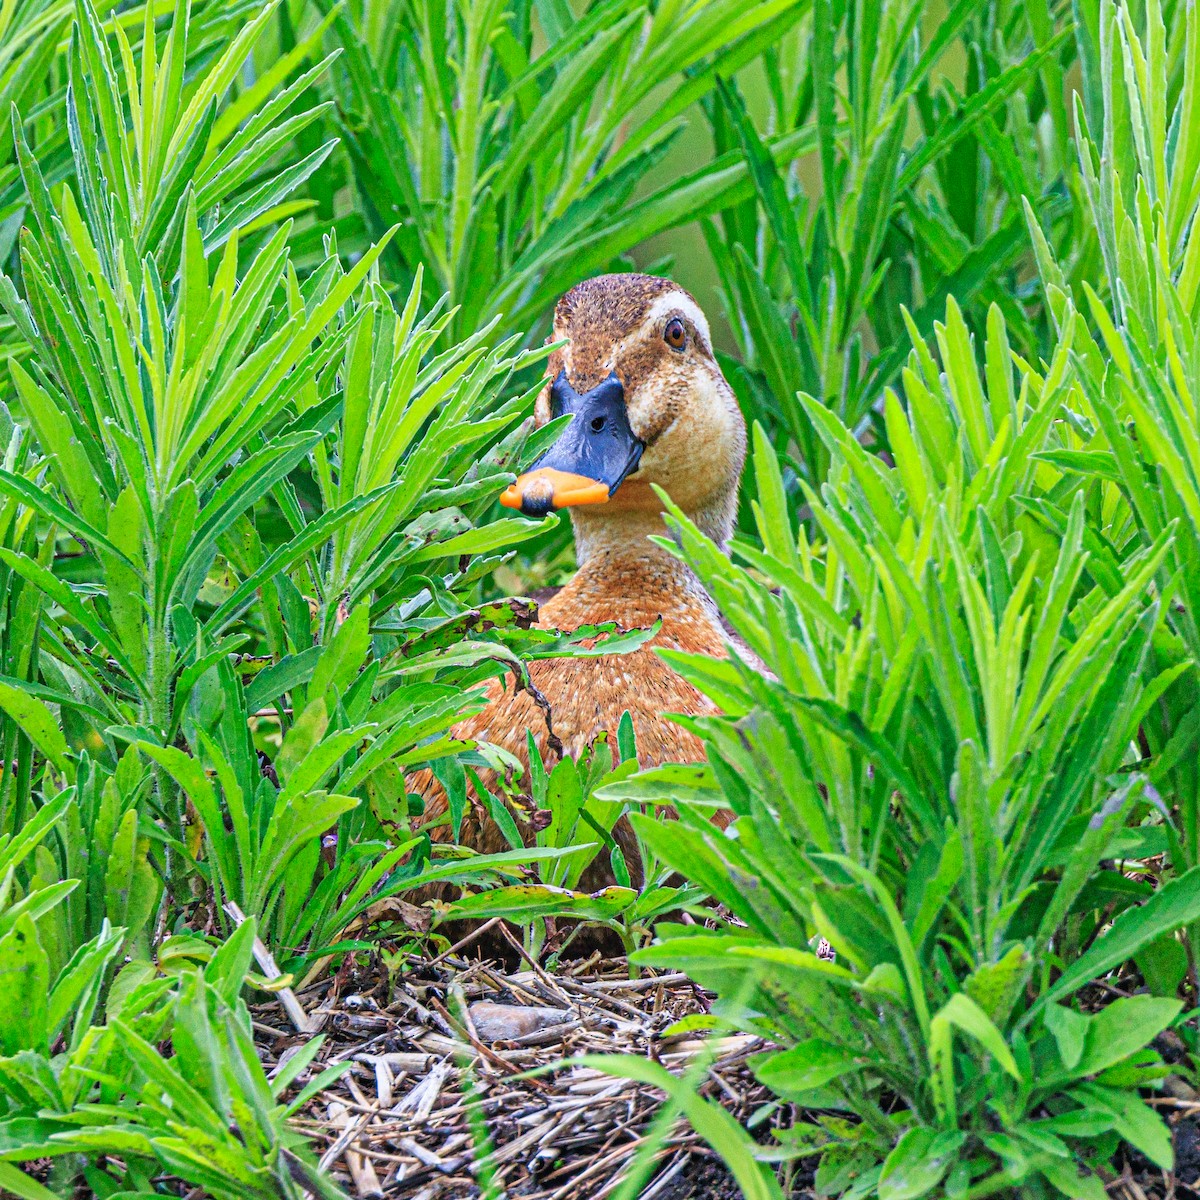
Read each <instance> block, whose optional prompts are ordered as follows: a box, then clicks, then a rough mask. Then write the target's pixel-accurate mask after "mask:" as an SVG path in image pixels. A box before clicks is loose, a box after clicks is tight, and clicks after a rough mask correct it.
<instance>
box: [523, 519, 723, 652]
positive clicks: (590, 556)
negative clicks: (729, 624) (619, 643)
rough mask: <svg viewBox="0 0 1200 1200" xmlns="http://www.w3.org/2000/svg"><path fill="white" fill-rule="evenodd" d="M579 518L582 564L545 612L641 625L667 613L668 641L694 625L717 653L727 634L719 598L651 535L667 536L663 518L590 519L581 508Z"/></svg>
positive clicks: (559, 619) (578, 620)
mask: <svg viewBox="0 0 1200 1200" xmlns="http://www.w3.org/2000/svg"><path fill="white" fill-rule="evenodd" d="M573 515H574V517H575V543H576V548H577V551H578V555H579V560H580V567H579V570H578V571H577V572H576V573H575V577H574V578H573V579H572V580H571V582H570V583H568V584H567V585H566V586H565V587H564V588H563V589H562V590H561V591H560V592H559V593H558V595H557V596H555V597H554V599H553V601H551V603H550V605H547V606H546V608H545V610H544V616H545V617H546V618H547V619H549V620H550V623H555V624H559V625H560V627H562V628H571V627H575V626H578V625H583V624H592V623H598V622H601V621H617V622H619V623H620V624H621V625H623V626H625V627H626V628H633V627H635V626H645V625H650V624H653V623H654V621H656V620H657V619H658V618H659V617H662V619H663V635H664V638H665V640H666V641H667V642H671V643H675V642H676V641H677V639H676V638H675V637H674V636H672V631H673V630H677V629H680V628H687V629H688V630H690V631H691V632H690V634H689V636H688V638H687V640H688V641H689V642H692V641H694V640H695V639H696V638H697V637H699V638H700V639H701V640H702V641H704V642H705V643H708V642H710V641H711V644H712V649H708V652H709V653H717V652H719V650H720V646H721V641H722V637H723V631H722V629H721V623H720V619H719V617H718V615H717V609H716V605H715V604H714V603H713V601H712V598H711V597H710V596H709V595H708V593H707V592H706V591H705V590H704V588H703V586H702V585H701V583H700V581H699V579H697V578H696V575H695V573H694V572H693V571H692V570H691V568H689V567H688V566H687V565H686V564H685V563H682V562H680V561H679V559H677V558H676V557H675V556H674V555H673V554H671V553H670V551H668V550H666V549H664V548H663V547H662V546H658V545H656V544H655V543H654V542H652V541H651V540H650V538H651V536H653V535H661V536H665V535H666V534H667V528H666V526H665V525H664V524H663V521H662V517H661V516H660V515H658V514H657V513H646V512H608V513H604V515H603V517H601V516H600V515H599V514H598V513H597V514H590V513H589V514H587V515H586V516H585V515H584V514H583V512H582V511H581V510H577V511H576V512H575V513H574V514H573ZM696 648H701V647H700V646H697V647H696ZM704 648H706V649H707V646H705V647H704Z"/></svg>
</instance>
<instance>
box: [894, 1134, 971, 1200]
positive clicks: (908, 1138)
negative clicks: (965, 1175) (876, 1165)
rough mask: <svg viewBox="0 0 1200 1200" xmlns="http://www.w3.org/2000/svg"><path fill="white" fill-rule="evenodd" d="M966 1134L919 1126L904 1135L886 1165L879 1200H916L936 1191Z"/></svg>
mask: <svg viewBox="0 0 1200 1200" xmlns="http://www.w3.org/2000/svg"><path fill="white" fill-rule="evenodd" d="M965 1141H966V1134H964V1133H960V1132H958V1131H957V1130H955V1131H953V1132H944V1133H942V1132H938V1131H937V1130H936V1129H928V1128H925V1127H922V1126H916V1127H914V1128H912V1129H908V1130H906V1131H905V1132H904V1134H903V1136H902V1137H901V1138H900V1140H899V1141H898V1142H897V1143H896V1145H895V1146H894V1147H893V1149H892V1152H891V1153H890V1154H889V1155H888V1156H887V1158H886V1159H885V1160H884V1163H883V1171H882V1172H881V1173H880V1176H879V1200H915V1197H917V1196H924V1195H926V1194H928V1193H929V1192H931V1191H933V1189H934V1188H935V1187H937V1185H938V1184H939V1183H941V1181H942V1177H943V1176H944V1175H945V1174H946V1172H947V1171H948V1170H949V1169H950V1166H951V1164H952V1163H953V1161H954V1159H955V1158H956V1157H957V1155H958V1152H959V1150H960V1149H961V1148H962V1145H963V1143H964V1142H965Z"/></svg>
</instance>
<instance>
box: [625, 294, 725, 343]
mask: <svg viewBox="0 0 1200 1200" xmlns="http://www.w3.org/2000/svg"><path fill="white" fill-rule="evenodd" d="M668 312H678V313H681V314H682V315H683V316H685V317H687V319H688V320H689V321H691V323H692V324H693V325H694V326H695V327H696V329H697V330H699V332H700V334H701V335H702V336H703V338H704V345H705V349H707V350H709V351H710V352H711V350H712V334H711V333H710V331H709V328H708V320H707V319H706V318H705V316H704V313H703V312H701V311H700V306H699V305H698V304H697V303H696V302H695V300H693V299H692V298H691V296H689V295H688V294H687V293H686V292H681V291H670V292H663V294H662V295H661V296H658V297H656V298H655V300H654V302H653V303H652V304H651V305H650V307H649V308H648V309H646V315H645V316H644V317H643V318H642V321H643V323H645V322H649V321H654V320H657V319H658V318H659V317H661V316H664V315H666V314H667V313H668Z"/></svg>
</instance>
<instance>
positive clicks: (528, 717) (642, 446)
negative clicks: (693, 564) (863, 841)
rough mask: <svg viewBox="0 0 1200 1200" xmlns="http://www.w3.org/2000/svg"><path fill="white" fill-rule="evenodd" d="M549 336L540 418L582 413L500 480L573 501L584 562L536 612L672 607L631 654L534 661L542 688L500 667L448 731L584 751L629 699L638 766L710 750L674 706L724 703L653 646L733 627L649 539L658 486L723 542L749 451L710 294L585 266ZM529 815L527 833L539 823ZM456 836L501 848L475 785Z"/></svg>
mask: <svg viewBox="0 0 1200 1200" xmlns="http://www.w3.org/2000/svg"><path fill="white" fill-rule="evenodd" d="M550 340H551V341H553V342H555V343H563V344H562V345H561V346H560V347H559V348H557V349H554V350H553V351H551V353H550V355H549V357H548V359H547V367H546V374H545V382H544V385H543V387H542V389H541V391H540V393H539V394H538V396H537V399H536V402H535V406H534V424H535V426H536V427H537V428H541V427H542V426H543V425H545V424H546V423H547V422H548V421H550V420H551V419H552V418H554V417H557V416H560V415H563V414H569V415H570V416H571V417H572V419H571V421H570V422H568V423H567V425H566V427H565V429H564V431H563V433H562V434H561V435H560V436H559V438H558V439H557V441H556V442H555V443H554V444H553V445H552V446H551V447H550V448H549V449H548V450H547V451H546V452H545V453H544V454H543V455H542V456H541V457H540V458H539V459H538V460H537V461H536V462H534V463H533V464H532V466H531V467H530V469H529V470H528V471H526V472H525V473H524V474H522V475H520V476H519V477H518V478H517V479H516V480H515V482H514V483H512V484H511V485H510V486H509V487H508V488H507V489H506V490H505V492H504V494H503V495H502V496H501V497H500V500H501V503H502V504H503V505H505V506H507V507H509V508H512V509H516V510H518V511H520V512H522V513H524V514H526V515H527V516H545V515H546V514H548V513H550V512H552V511H564V510H565V511H566V512H567V513H568V514H569V516H570V520H571V524H572V531H573V534H574V541H575V553H576V562H577V569H576V572H575V574H574V576H573V577H572V578H571V579H570V581H569V582H568V583H567V584H566V585H565V586H563V587H562V588H561V589H560V590H559V591H558V592H557V594H555V595H554V596H553V597H552V598H551V599H550V600H548V601H547V602H545V603H543V604H542V605H540V607H539V610H538V615H537V619H536V624H537V626H538V627H540V628H545V629H554V630H560V631H574V630H576V629H578V628H580V627H581V626H585V625H595V624H602V623H606V622H616V623H617V625H618V626H620V627H622V628H625V629H633V628H646V627H650V626H653V625H654V624H655V622H657V621H659V620H661V622H662V624H661V627H660V628H659V630H658V632H657V633H656V635H655V636H654V638H653V639H652V640H651V641H649V642H647V643H646V644H643V645H642V646H641V647H639V648H638V649H636V650H633V651H630V652H628V653H624V654H613V655H602V656H598V657H594V658H561V659H545V660H539V661H535V662H532V663H530V664H529V671H530V675H531V677H532V682H533V684H534V687H535V688H536V689H537V691H538V692H539V693H540V696H541V697H544V701H545V704H544V705H543V704H542V703H541V702H540V699H538V698H535V697H534V696H532V695H531V694H530V692H529V691H527V690H516V689H514V688H513V687H512V685H511V683H508V682H506V681H505V680H501V679H495V680H492V681H491V682H490V683H489V684H488V688H487V693H486V706H485V707H484V708H483V709H482V710H481V711H479V712H477V713H475V714H474V715H473V716H471V717H469V718H467V719H465V720H464V721H463V722H461V723H460V724H459V725H458V726H456V727H455V729H454V736H455V737H457V738H459V739H461V740H463V741H468V742H480V741H484V742H490V743H492V744H494V745H497V746H499V747H501V748H502V749H504V750H506V751H508V752H509V753H510V754H512V755H514V756H515V757H516V758H517V759H519V760H520V761H521V762H522V763H523V764H524V765H525V767H526V768H527V767H528V750H527V744H528V743H527V734H532V735H533V740H534V743H535V744H536V746H537V748H538V751H539V753H541V754H542V756H543V758H547V757H548V756H550V757H551V758H552V757H553V756H555V755H561V754H567V755H570V756H572V757H578V756H579V755H580V754H581V753H582V752H583V751H584V750H585V749H586V748H587V747H588V745H589V744H591V743H592V742H593V741H594V740H595V739H596V738H597V737H599V736H600V735H601V734H607V735H608V737H609V739H610V744H613V745H615V739H616V733H617V728H618V725H619V723H620V721H621V718H622V716H623V714H624V713H626V712H628V713H629V715H630V718H631V719H632V722H633V729H634V733H635V736H636V745H637V754H638V761H639V765H640V766H641V767H643V768H645V767H652V766H658V765H661V764H663V763H689V762H700V761H703V759H704V747H703V744H702V743H701V741H700V739H699V738H697V737H696V736H695V735H694V734H693V733H692V732H691V731H690V730H688V729H685V728H684V727H683V726H682V725H680V724H678V723H676V722H674V721H672V720H670V719H669V718H668V717H667V715H666V714H669V713H677V714H684V715H689V716H702V715H707V714H713V713H715V712H716V711H717V709H716V707H715V705H714V704H713V703H712V701H711V700H710V699H709V698H708V697H706V696H704V695H703V694H702V693H701V692H699V691H697V689H696V688H694V687H693V686H692V685H691V684H690V683H688V682H687V681H686V680H684V679H683V678H682V677H681V676H680V675H678V674H677V673H676V672H675V671H674V670H672V668H671V666H670V665H669V663H668V662H666V661H665V660H664V659H663V658H662V657H660V655H659V653H658V651H659V650H662V649H673V650H681V651H687V652H690V653H699V654H707V655H711V656H713V657H718V658H719V657H724V656H726V655H727V653H728V652H729V635H728V634H727V632H726V630H725V627H724V626H723V625H722V622H721V617H720V613H719V612H718V610H717V606H716V604H715V603H714V601H713V600H712V598H711V596H709V594H708V593H707V592H706V591H705V589H704V587H703V586H702V585H701V582H700V580H699V579H698V578H697V577H696V575H695V574H694V573H693V571H692V570H691V569H690V568H689V567H688V566H687V565H686V564H685V563H683V562H681V561H680V560H679V559H678V558H677V557H676V556H675V555H673V554H672V553H671V552H670V551H669V550H668V549H666V548H664V547H663V546H661V545H659V544H657V543H655V542H654V541H653V540H652V539H653V538H654V537H655V536H656V535H666V534H667V533H668V529H667V526H666V525H665V523H664V520H663V505H662V502H661V500H660V499H659V496H658V495H657V494H656V492H655V490H654V485H657V486H658V487H659V488H661V489H663V491H664V492H665V493H666V494H667V495H669V496H670V497H671V499H672V501H673V502H674V503H675V504H677V505H678V506H679V507H680V508H681V509H682V511H683V512H684V513H686V514H687V516H688V517H689V518H690V519H691V520H692V521H693V522H695V524H696V525H697V526H698V528H699V529H700V530H701V531H702V532H704V533H705V534H706V535H707V536H708V537H709V538H711V539H712V540H713V541H714V542H715V543H716V544H717V545H718V546H721V547H722V548H725V547H726V545H727V543H728V541H729V538H730V536H731V534H732V531H733V525H734V520H735V517H736V511H737V496H738V487H739V484H740V481H741V475H742V468H743V466H744V463H745V458H746V426H745V421H744V419H743V417H742V413H741V410H740V408H739V406H738V402H737V399H736V397H735V395H734V392H733V389H732V388H731V387H730V386H729V383H728V382H727V381H726V379H725V376H724V374H723V373H722V371H721V368H720V366H719V364H718V362H717V358H716V355H715V353H714V351H713V344H712V334H711V332H710V329H709V324H708V321H707V319H706V318H705V316H704V313H703V311H702V310H701V308H700V306H699V305H698V304H697V303H696V301H695V299H694V298H693V297H692V296H691V295H690V294H689V293H688V292H686V291H685V290H684V289H683V288H682V287H680V286H679V285H678V284H676V283H674V282H672V281H671V280H669V279H665V278H660V277H658V276H653V275H643V274H637V273H623V274H612V275H600V276H597V277H595V278H591V279H587V280H585V281H584V282H582V283H579V284H578V285H576V286H575V287H573V288H572V289H571V290H570V291H568V292H567V293H566V294H565V295H563V296H562V298H561V299H560V300H559V301H558V303H557V305H556V306H555V309H554V315H553V325H552V333H551V338H550ZM418 790H419V791H421V792H423V793H425V797H426V813H425V815H426V817H427V818H428V820H429V822H431V823H433V824H434V827H435V833H434V836H435V837H436V838H437V840H443V839H448V838H449V836H450V834H449V830H448V827H447V826H446V824H445V822H442V823H441V825H440V826H438V824H437V822H438V820H439V818H441V817H442V816H443V814H444V813H445V811H446V808H447V799H446V796H445V793H444V791H443V790H442V789H441V786H440V784H437V783H436V781H434V780H432V779H431V778H426V779H425V780H424V785H423V786H419V788H418ZM473 800H474V798H473ZM526 831H527V832H528V837H529V840H531V841H532V826H525V827H524V828H523V836H525V835H526ZM628 836H629V832H628V831H626V835H625V837H619V838H618V840H619V841H624V840H626V838H627V837H628ZM459 842H460V843H461V844H464V845H467V846H469V847H471V848H472V849H474V850H477V851H479V852H481V853H495V852H497V851H500V850H503V849H506V848H507V843H506V841H505V839H504V836H503V834H502V832H501V831H500V829H499V828H498V827H497V826H496V824H495V822H494V821H493V820H492V819H491V817H490V816H489V815H488V814H487V813H485V811H484V810H483V808H482V806H480V805H479V804H477V803H474V802H473V803H472V804H471V805H469V806H468V812H467V814H466V815H465V817H464V820H463V824H462V828H461V831H460V837H459Z"/></svg>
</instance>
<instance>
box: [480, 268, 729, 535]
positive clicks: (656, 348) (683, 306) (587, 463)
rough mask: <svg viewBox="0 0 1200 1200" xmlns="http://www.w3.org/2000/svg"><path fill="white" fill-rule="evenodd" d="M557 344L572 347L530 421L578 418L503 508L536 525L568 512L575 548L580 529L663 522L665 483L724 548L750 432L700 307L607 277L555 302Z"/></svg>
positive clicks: (651, 283) (664, 282)
mask: <svg viewBox="0 0 1200 1200" xmlns="http://www.w3.org/2000/svg"><path fill="white" fill-rule="evenodd" d="M551 340H553V341H563V340H565V341H566V342H567V345H565V346H563V347H562V348H561V349H558V350H555V351H554V352H553V353H552V354H551V355H550V357H549V360H548V363H547V370H546V384H545V386H544V387H543V388H542V391H541V393H540V395H539V396H538V399H537V404H536V406H535V409H534V416H535V421H536V423H537V425H538V426H539V427H540V426H542V425H545V424H546V422H547V421H549V420H551V419H552V418H553V417H557V416H560V415H564V414H569V415H570V416H571V418H572V419H571V421H570V423H569V424H568V425H567V426H566V428H565V430H564V432H563V433H562V434H561V435H560V437H559V439H558V440H557V441H556V442H555V443H554V445H553V446H551V447H550V449H549V450H548V451H546V453H545V454H543V455H542V456H541V458H539V459H538V460H537V462H535V463H534V464H533V466H532V467H531V468H530V470H529V471H527V472H526V473H525V474H524V475H522V476H520V478H518V479H517V481H516V482H515V483H514V484H512V485H511V486H510V487H509V488H508V489H507V490H506V491H505V492H504V494H503V496H501V503H502V504H504V505H506V506H508V507H509V508H516V509H520V510H521V511H522V512H524V513H526V514H527V515H529V516H538V515H544V514H545V513H547V512H548V511H549V510H550V509H551V508H556V509H557V508H571V509H573V510H574V515H575V517H576V520H575V528H576V537H577V540H578V539H579V536H580V533H581V526H582V525H584V524H586V525H589V526H591V525H595V524H596V523H597V522H599V523H602V524H603V523H616V524H620V523H621V522H622V518H627V517H629V516H630V515H632V514H653V515H655V516H657V514H659V513H660V512H661V510H662V504H661V502H660V501H659V499H658V497H657V496H656V495H655V493H654V491H653V489H652V488H651V487H650V485H651V484H658V485H659V486H660V487H661V488H663V489H664V490H665V491H666V492H667V494H668V495H669V496H670V497H671V499H672V500H673V501H674V502H675V503H676V504H678V505H679V506H680V507H681V508H682V509H683V510H684V512H686V513H687V514H688V515H689V516H690V517H691V518H692V520H694V521H695V522H696V524H697V525H699V527H700V528H701V529H702V530H703V531H704V532H705V533H707V534H708V535H709V536H710V537H712V538H713V539H714V540H715V541H717V542H718V543H719V544H722V545H723V544H724V543H725V541H726V540H727V539H728V537H729V534H730V532H731V530H732V525H733V519H734V515H735V511H736V505H737V488H738V481H739V479H740V478H741V473H742V465H743V462H744V461H745V456H746V427H745V423H744V421H743V420H742V414H741V411H740V410H739V408H738V405H737V400H736V399H735V397H734V395H733V390H732V389H731V388H730V386H729V384H728V383H727V382H726V381H725V377H724V376H723V375H722V374H721V368H720V367H719V366H718V365H717V360H716V357H715V355H714V354H713V349H712V341H711V338H710V335H709V329H708V322H707V321H706V320H705V317H704V313H703V312H701V310H700V306H699V305H698V304H697V303H696V302H695V300H693V299H692V297H691V296H689V295H688V293H687V292H685V291H684V290H683V289H682V288H681V287H679V286H678V285H677V284H674V283H672V282H671V281H670V280H668V279H659V278H657V277H655V276H652V275H636V274H623V275H601V276H598V277H597V278H595V279H588V280H586V281H585V282H583V283H581V284H579V285H578V286H577V287H574V288H572V289H571V291H569V292H568V293H567V294H566V295H565V296H563V298H562V299H561V300H560V301H559V302H558V305H557V306H556V308H555V310H554V332H553V334H552V339H551ZM591 506H603V507H595V508H592V507H591ZM585 514H586V515H585Z"/></svg>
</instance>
